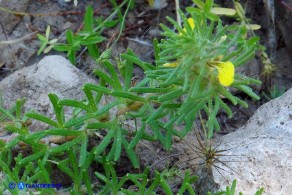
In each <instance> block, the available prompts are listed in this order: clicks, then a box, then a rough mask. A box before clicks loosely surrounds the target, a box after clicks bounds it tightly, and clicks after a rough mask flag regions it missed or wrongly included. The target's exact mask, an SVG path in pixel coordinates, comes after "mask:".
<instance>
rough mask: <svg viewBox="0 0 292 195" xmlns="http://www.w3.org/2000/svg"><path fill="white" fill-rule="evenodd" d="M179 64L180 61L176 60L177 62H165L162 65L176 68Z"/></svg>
mask: <svg viewBox="0 0 292 195" xmlns="http://www.w3.org/2000/svg"><path fill="white" fill-rule="evenodd" d="M178 64H179V62H178V61H175V62H169V63H165V64H163V65H162V66H163V67H170V68H174V67H177V65H178Z"/></svg>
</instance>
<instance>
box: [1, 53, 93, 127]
mask: <svg viewBox="0 0 292 195" xmlns="http://www.w3.org/2000/svg"><path fill="white" fill-rule="evenodd" d="M86 82H90V83H94V82H95V81H94V80H92V79H90V78H89V77H88V76H87V75H85V74H84V73H83V72H82V71H80V70H79V69H77V68H76V67H74V66H73V65H72V64H70V62H69V61H68V60H67V59H65V58H64V57H62V56H57V55H53V56H47V57H45V58H44V59H42V60H41V61H40V62H38V63H36V64H34V65H32V66H29V67H25V68H23V69H20V70H18V71H16V72H14V73H13V74H11V75H10V76H8V77H6V78H5V79H3V80H2V81H1V82H0V91H1V93H2V95H3V101H4V107H6V108H7V107H10V106H12V105H14V104H15V101H16V100H17V99H18V98H25V99H26V103H25V109H24V111H28V110H30V109H33V110H35V111H37V112H40V113H42V114H44V115H46V116H48V117H53V118H54V113H53V109H52V104H51V102H50V100H49V98H48V94H49V93H55V94H57V96H58V97H59V98H60V99H63V98H70V99H82V98H83V97H84V93H83V91H82V90H81V88H82V86H83V84H84V83H86ZM38 125H39V124H38ZM44 127H45V126H42V127H40V126H37V125H36V124H34V123H33V125H32V126H31V127H30V129H31V130H32V131H37V130H38V129H39V130H41V129H42V128H44ZM36 128H38V129H36ZM40 128H41V129H40Z"/></svg>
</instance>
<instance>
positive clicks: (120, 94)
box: [111, 91, 146, 102]
mask: <svg viewBox="0 0 292 195" xmlns="http://www.w3.org/2000/svg"><path fill="white" fill-rule="evenodd" d="M111 95H113V96H116V97H123V98H128V99H131V100H135V101H141V102H146V99H145V98H144V97H141V96H137V95H133V94H130V93H127V92H122V91H113V92H112V93H111Z"/></svg>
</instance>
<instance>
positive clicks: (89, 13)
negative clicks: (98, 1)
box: [84, 6, 93, 32]
mask: <svg viewBox="0 0 292 195" xmlns="http://www.w3.org/2000/svg"><path fill="white" fill-rule="evenodd" d="M92 24H93V9H92V7H91V6H88V7H87V8H86V12H85V16H84V30H85V31H89V32H91V31H92Z"/></svg>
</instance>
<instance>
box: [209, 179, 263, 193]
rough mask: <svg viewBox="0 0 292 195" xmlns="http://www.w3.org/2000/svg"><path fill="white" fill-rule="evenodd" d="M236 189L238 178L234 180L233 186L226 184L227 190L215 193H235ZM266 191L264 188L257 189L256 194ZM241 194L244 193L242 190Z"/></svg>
mask: <svg viewBox="0 0 292 195" xmlns="http://www.w3.org/2000/svg"><path fill="white" fill-rule="evenodd" d="M235 189H236V180H233V182H232V185H231V186H226V190H225V191H223V192H218V193H215V194H214V195H235ZM263 192H264V189H263V188H260V189H259V190H257V191H256V193H255V195H262V194H263ZM208 195H212V194H211V193H208ZM239 195H243V193H242V192H239Z"/></svg>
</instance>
